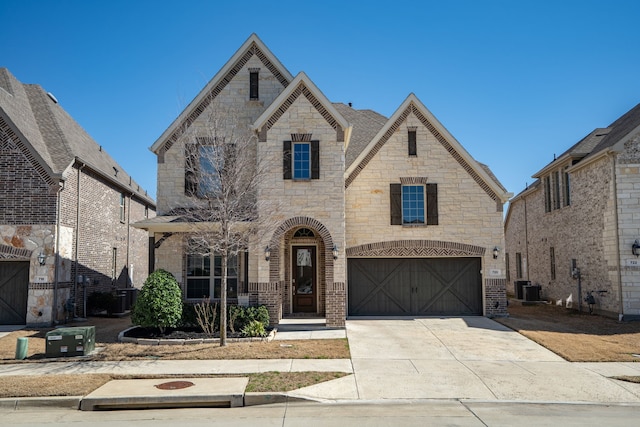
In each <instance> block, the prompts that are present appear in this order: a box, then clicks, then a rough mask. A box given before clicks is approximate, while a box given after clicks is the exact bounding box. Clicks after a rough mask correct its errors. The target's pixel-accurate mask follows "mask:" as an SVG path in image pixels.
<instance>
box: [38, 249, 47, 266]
mask: <svg viewBox="0 0 640 427" xmlns="http://www.w3.org/2000/svg"><path fill="white" fill-rule="evenodd" d="M38 262H39V263H40V265H44V264H45V262H47V257H46V255H45V254H44V252H40V255H38Z"/></svg>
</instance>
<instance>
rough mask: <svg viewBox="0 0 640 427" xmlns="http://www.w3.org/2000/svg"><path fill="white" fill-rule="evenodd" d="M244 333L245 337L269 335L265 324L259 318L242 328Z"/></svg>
mask: <svg viewBox="0 0 640 427" xmlns="http://www.w3.org/2000/svg"><path fill="white" fill-rule="evenodd" d="M241 332H242V335H243V336H245V337H264V336H265V335H267V331H265V329H264V324H262V322H260V321H258V320H252V321H250V322H249V323H247V324H246V326H245V327H244V328H242V331H241Z"/></svg>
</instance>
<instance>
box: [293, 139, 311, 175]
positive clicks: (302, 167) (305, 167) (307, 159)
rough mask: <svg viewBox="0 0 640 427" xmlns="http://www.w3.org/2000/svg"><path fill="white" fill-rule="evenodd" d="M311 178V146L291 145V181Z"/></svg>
mask: <svg viewBox="0 0 640 427" xmlns="http://www.w3.org/2000/svg"><path fill="white" fill-rule="evenodd" d="M309 178H311V146H310V145H309V143H307V142H296V143H294V144H293V179H309Z"/></svg>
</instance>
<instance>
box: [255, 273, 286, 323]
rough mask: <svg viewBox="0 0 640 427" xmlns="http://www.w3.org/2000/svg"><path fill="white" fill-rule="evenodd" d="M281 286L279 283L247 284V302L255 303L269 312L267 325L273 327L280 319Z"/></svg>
mask: <svg viewBox="0 0 640 427" xmlns="http://www.w3.org/2000/svg"><path fill="white" fill-rule="evenodd" d="M281 289H282V286H281V284H280V283H279V282H268V283H265V282H260V283H249V302H250V304H251V303H253V302H254V301H256V303H257V305H264V306H265V307H267V310H269V325H270V326H274V325H277V324H278V323H280V319H282V293H281Z"/></svg>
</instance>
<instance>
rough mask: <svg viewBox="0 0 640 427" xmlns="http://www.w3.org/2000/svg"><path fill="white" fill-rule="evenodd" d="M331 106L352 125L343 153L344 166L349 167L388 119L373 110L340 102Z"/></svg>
mask: <svg viewBox="0 0 640 427" xmlns="http://www.w3.org/2000/svg"><path fill="white" fill-rule="evenodd" d="M333 106H334V107H335V108H336V110H338V112H339V113H340V114H341V115H342V116H343V117H344V118H345V119H347V121H348V122H349V123H350V124H351V126H352V127H353V129H352V131H351V138H350V140H349V145H348V146H347V152H346V154H345V166H346V167H349V166H351V164H352V163H353V162H354V160H355V159H356V157H358V155H359V154H360V153H361V152H362V150H364V149H365V148H366V147H367V145H368V144H369V142H371V140H372V139H373V137H374V136H376V134H377V133H378V131H380V129H382V127H383V126H384V125H385V123H387V120H388V119H387V118H386V117H385V116H383V115H382V114H379V113H376V112H375V111H373V110H356V109H355V108H352V107H350V106H348V105H346V104H341V103H335V104H333Z"/></svg>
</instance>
